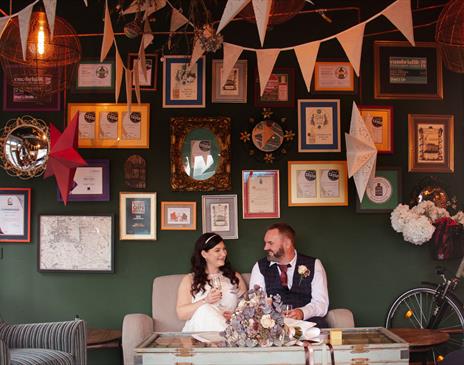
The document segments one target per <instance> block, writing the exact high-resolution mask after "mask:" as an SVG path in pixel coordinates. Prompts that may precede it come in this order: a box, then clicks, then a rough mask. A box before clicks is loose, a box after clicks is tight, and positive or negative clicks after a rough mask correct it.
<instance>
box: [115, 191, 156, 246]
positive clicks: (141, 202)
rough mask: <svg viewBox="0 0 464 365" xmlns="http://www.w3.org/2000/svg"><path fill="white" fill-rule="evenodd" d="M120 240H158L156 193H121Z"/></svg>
mask: <svg viewBox="0 0 464 365" xmlns="http://www.w3.org/2000/svg"><path fill="white" fill-rule="evenodd" d="M119 239H120V240H156V193H126V192H120V193H119Z"/></svg>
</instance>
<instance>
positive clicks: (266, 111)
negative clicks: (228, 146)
mask: <svg viewBox="0 0 464 365" xmlns="http://www.w3.org/2000/svg"><path fill="white" fill-rule="evenodd" d="M261 114H262V118H260V119H258V120H256V119H255V118H253V117H251V118H250V119H249V122H250V126H249V128H248V129H247V130H245V131H242V132H241V133H240V140H241V141H242V142H243V143H244V144H245V146H246V148H247V149H248V153H249V155H250V156H253V157H254V158H256V159H257V160H258V161H260V162H265V163H268V164H272V163H273V162H274V161H276V160H278V159H280V157H282V156H283V155H285V154H287V152H288V150H289V148H290V147H291V144H292V142H293V140H294V139H295V133H294V132H293V131H292V130H291V129H287V128H288V126H287V118H286V117H281V118H280V119H277V118H274V117H273V114H274V112H273V111H272V110H271V109H270V108H263V110H262V113H261Z"/></svg>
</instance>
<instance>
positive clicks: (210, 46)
mask: <svg viewBox="0 0 464 365" xmlns="http://www.w3.org/2000/svg"><path fill="white" fill-rule="evenodd" d="M195 38H196V39H198V40H199V41H200V44H201V48H203V50H204V51H205V52H216V51H217V50H218V49H220V48H221V47H222V42H223V37H222V35H221V34H217V33H216V30H215V29H214V28H213V27H212V26H211V25H210V24H205V25H203V26H202V27H201V28H196V29H195Z"/></svg>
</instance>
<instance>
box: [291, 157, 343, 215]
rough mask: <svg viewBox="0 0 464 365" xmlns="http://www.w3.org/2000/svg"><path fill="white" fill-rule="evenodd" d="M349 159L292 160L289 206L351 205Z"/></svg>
mask: <svg viewBox="0 0 464 365" xmlns="http://www.w3.org/2000/svg"><path fill="white" fill-rule="evenodd" d="M347 205H348V172H347V165H346V161H288V206H289V207H292V206H347Z"/></svg>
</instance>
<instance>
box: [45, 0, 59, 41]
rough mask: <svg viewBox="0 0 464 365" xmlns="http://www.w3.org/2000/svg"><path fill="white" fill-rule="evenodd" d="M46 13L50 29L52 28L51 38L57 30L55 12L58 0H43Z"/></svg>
mask: <svg viewBox="0 0 464 365" xmlns="http://www.w3.org/2000/svg"><path fill="white" fill-rule="evenodd" d="M43 4H44V7H45V14H47V21H48V29H50V38H53V34H54V31H55V14H56V0H43Z"/></svg>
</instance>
